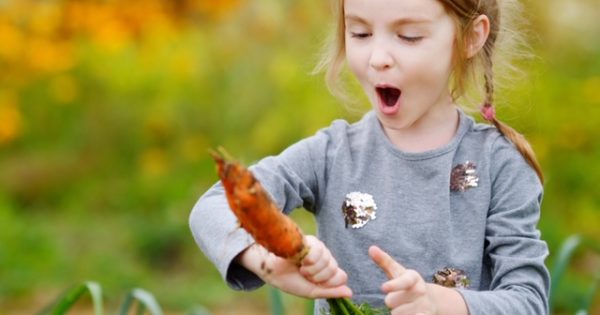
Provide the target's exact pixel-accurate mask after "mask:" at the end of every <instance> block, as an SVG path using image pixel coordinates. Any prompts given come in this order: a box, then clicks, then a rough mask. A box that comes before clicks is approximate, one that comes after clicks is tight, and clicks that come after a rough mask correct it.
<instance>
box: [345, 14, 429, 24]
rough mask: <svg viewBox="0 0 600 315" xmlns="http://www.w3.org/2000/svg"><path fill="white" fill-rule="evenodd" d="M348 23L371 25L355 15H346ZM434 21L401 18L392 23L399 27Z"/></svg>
mask: <svg viewBox="0 0 600 315" xmlns="http://www.w3.org/2000/svg"><path fill="white" fill-rule="evenodd" d="M344 18H345V20H346V22H356V23H359V24H364V25H370V23H369V22H368V21H367V20H365V19H363V18H362V17H360V16H358V15H354V14H346V15H345V16H344ZM431 22H432V20H431V19H428V18H424V17H404V18H399V19H397V20H394V21H393V22H392V23H390V24H391V25H392V26H399V25H404V24H426V23H431Z"/></svg>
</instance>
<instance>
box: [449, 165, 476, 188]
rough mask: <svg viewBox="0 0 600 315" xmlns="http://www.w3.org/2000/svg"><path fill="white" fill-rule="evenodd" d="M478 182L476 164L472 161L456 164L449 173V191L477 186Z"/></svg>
mask: <svg viewBox="0 0 600 315" xmlns="http://www.w3.org/2000/svg"><path fill="white" fill-rule="evenodd" d="M478 182H479V176H477V166H475V163H473V162H469V161H467V162H465V163H464V164H458V165H456V166H455V167H454V168H453V169H452V173H451V174H450V190H451V191H458V192H465V191H466V190H467V189H469V188H475V187H477V185H478Z"/></svg>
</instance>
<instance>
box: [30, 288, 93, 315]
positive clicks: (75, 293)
mask: <svg viewBox="0 0 600 315" xmlns="http://www.w3.org/2000/svg"><path fill="white" fill-rule="evenodd" d="M87 292H89V294H90V296H91V297H92V302H93V305H94V314H96V315H102V314H103V306H102V288H101V287H100V285H99V284H98V283H96V282H92V281H88V282H85V283H82V284H81V285H78V286H76V287H74V288H72V289H70V290H68V291H67V292H65V293H64V294H63V295H62V296H60V297H59V298H58V300H57V301H56V302H55V303H54V304H53V305H49V306H48V307H47V308H45V309H44V310H42V311H41V312H40V313H39V315H46V314H53V315H62V314H65V313H66V312H67V311H68V310H69V309H71V307H73V305H75V303H76V302H77V301H78V300H79V299H81V297H82V296H83V295H84V294H85V293H87Z"/></svg>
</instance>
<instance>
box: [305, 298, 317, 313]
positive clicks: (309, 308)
mask: <svg viewBox="0 0 600 315" xmlns="http://www.w3.org/2000/svg"><path fill="white" fill-rule="evenodd" d="M314 313H315V300H313V299H307V300H306V306H305V311H304V314H306V315H313V314H314Z"/></svg>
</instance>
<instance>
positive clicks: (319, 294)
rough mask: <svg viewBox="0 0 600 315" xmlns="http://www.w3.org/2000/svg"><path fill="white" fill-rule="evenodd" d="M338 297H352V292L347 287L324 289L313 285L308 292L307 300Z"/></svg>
mask: <svg viewBox="0 0 600 315" xmlns="http://www.w3.org/2000/svg"><path fill="white" fill-rule="evenodd" d="M338 297H347V298H349V297H352V290H350V288H349V287H348V286H345V285H342V286H339V287H335V288H325V287H321V286H317V285H315V286H314V287H313V288H312V290H310V292H309V294H308V296H307V298H310V299H326V298H338Z"/></svg>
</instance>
